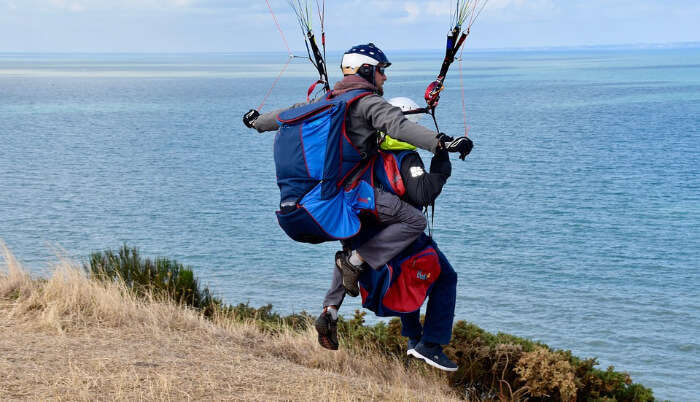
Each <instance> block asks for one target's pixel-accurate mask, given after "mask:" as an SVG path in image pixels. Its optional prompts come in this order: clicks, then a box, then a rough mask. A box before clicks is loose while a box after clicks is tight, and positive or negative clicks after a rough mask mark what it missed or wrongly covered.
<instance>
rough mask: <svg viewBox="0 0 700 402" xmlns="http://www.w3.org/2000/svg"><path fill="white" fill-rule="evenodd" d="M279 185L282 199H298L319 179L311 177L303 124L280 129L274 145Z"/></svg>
mask: <svg viewBox="0 0 700 402" xmlns="http://www.w3.org/2000/svg"><path fill="white" fill-rule="evenodd" d="M274 158H275V169H276V173H277V185H278V186H279V188H280V199H281V201H288V200H298V199H300V198H301V197H302V196H303V195H304V194H306V192H307V191H308V190H309V189H311V187H313V186H314V185H315V184H316V183H317V182H318V180H316V179H313V178H311V177H309V173H308V171H307V170H306V163H305V162H304V154H303V152H302V146H301V126H292V127H290V128H289V129H288V130H280V131H279V133H278V134H277V136H276V137H275V145H274Z"/></svg>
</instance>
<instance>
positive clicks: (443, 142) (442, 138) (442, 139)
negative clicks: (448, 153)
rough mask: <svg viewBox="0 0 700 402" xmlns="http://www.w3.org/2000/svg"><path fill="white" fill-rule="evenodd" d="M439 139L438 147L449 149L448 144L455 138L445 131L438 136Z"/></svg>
mask: <svg viewBox="0 0 700 402" xmlns="http://www.w3.org/2000/svg"><path fill="white" fill-rule="evenodd" d="M436 138H437V139H438V149H447V144H449V143H450V142H452V141H454V140H455V139H454V138H452V137H450V136H449V135H447V134H445V133H440V134H438V135H437V137H436Z"/></svg>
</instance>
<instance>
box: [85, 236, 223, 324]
mask: <svg viewBox="0 0 700 402" xmlns="http://www.w3.org/2000/svg"><path fill="white" fill-rule="evenodd" d="M83 268H84V269H85V271H86V272H87V273H88V275H90V276H91V277H92V278H95V279H97V280H109V281H113V280H116V279H121V280H123V281H124V283H125V284H126V286H127V287H128V288H129V289H131V290H132V291H133V292H135V293H136V294H137V295H139V296H143V295H146V294H152V295H155V296H156V297H164V298H168V299H170V300H173V301H175V302H177V303H182V304H185V305H187V306H190V307H194V308H196V309H199V310H202V311H203V312H204V314H205V315H206V316H211V315H212V314H213V312H214V311H215V309H216V307H217V306H220V305H221V304H222V303H221V300H220V299H218V298H215V297H213V296H212V295H211V293H210V292H209V288H207V287H204V288H200V286H199V283H198V281H197V279H195V277H194V273H193V272H192V269H190V268H189V267H185V266H183V265H182V264H180V263H178V262H177V261H175V260H169V259H166V258H156V259H155V260H151V259H150V258H145V259H143V258H141V256H140V254H139V251H138V249H137V248H130V247H128V246H127V245H126V244H125V245H123V246H122V247H121V248H120V249H119V250H118V251H116V252H114V251H112V250H105V251H102V252H95V253H92V254H91V255H90V257H89V260H88V262H87V263H85V264H83Z"/></svg>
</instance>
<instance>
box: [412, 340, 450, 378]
mask: <svg viewBox="0 0 700 402" xmlns="http://www.w3.org/2000/svg"><path fill="white" fill-rule="evenodd" d="M407 353H408V354H409V355H411V356H413V357H417V358H419V359H423V361H425V362H426V363H428V364H429V365H431V366H433V367H435V368H439V369H440V370H444V371H457V369H458V368H459V366H457V364H456V363H455V362H453V361H452V360H450V359H449V358H448V357H447V356H445V353H443V352H442V346H440V345H435V346H432V347H428V346H426V345H425V343H423V342H422V341H421V342H419V343H418V345H416V347H415V348H414V349H412V350H409V351H408V352H407Z"/></svg>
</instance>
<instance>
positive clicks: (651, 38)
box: [0, 0, 700, 52]
mask: <svg viewBox="0 0 700 402" xmlns="http://www.w3.org/2000/svg"><path fill="white" fill-rule="evenodd" d="M482 1H483V0H482ZM311 2H312V3H314V4H315V0H311ZM326 3H327V4H326V25H327V27H326V31H327V36H328V46H329V49H330V50H345V49H347V48H349V47H350V46H351V45H353V44H355V43H362V42H369V41H372V42H375V43H377V44H378V45H379V46H381V47H383V48H385V49H388V50H398V49H438V48H441V47H442V46H443V42H444V36H445V33H446V32H447V29H448V26H449V21H450V16H449V13H450V0H424V1H399V0H364V1H362V0H343V1H341V0H326ZM270 4H271V5H272V8H273V10H274V11H275V13H276V14H277V17H278V19H279V21H280V24H281V25H282V29H283V32H284V33H285V35H286V37H287V40H288V41H289V43H290V46H291V47H292V48H293V50H297V49H302V48H303V42H302V38H301V34H300V31H299V27H298V25H296V20H295V19H294V18H293V15H292V13H291V8H290V7H289V5H288V4H287V1H286V0H270ZM698 21H700V0H635V1H632V0H585V1H584V0H489V3H488V6H487V8H486V10H485V11H484V12H483V14H482V15H481V17H480V19H479V21H478V22H477V23H476V24H475V26H474V28H473V30H472V35H471V37H470V38H469V42H468V46H469V47H471V48H514V47H549V46H589V45H610V44H637V43H672V42H697V41H700V23H698ZM315 24H316V27H317V26H318V22H317V21H315ZM285 49H286V48H285V46H284V43H283V42H282V39H281V37H280V34H279V33H278V31H277V28H276V27H275V24H274V22H273V19H272V17H271V16H270V14H269V12H268V9H267V5H266V4H265V0H249V1H244V0H0V52H200V51H201V52H235V51H256V50H260V51H284V50H285Z"/></svg>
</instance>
